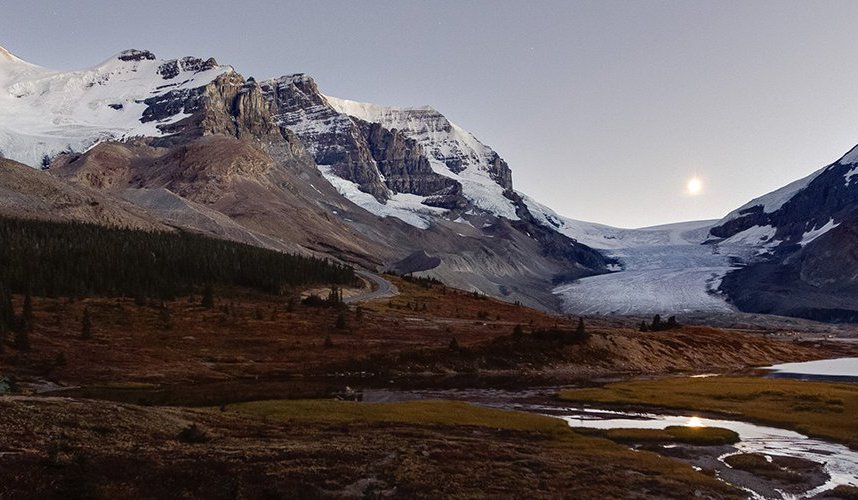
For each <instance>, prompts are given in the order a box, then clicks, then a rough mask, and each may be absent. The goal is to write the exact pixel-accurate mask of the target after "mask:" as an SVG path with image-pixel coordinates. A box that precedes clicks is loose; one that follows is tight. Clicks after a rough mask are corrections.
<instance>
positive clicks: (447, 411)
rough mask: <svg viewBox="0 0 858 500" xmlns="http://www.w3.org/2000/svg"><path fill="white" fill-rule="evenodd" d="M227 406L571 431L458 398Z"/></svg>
mask: <svg viewBox="0 0 858 500" xmlns="http://www.w3.org/2000/svg"><path fill="white" fill-rule="evenodd" d="M228 410H231V411H236V412H239V413H244V414H248V415H253V416H257V417H265V418H271V419H275V420H283V421H287V420H291V421H312V422H325V423H361V422H362V423H372V422H386V423H403V424H437V425H456V426H461V425H467V426H476V427H487V428H491V429H506V430H518V431H531V432H540V433H548V434H553V435H570V436H571V435H573V434H574V433H573V432H572V431H571V430H570V429H569V427H568V426H567V425H566V424H565V423H564V422H563V421H562V420H559V419H556V418H551V417H544V416H542V415H534V414H532V413H524V412H516V411H506V410H497V409H492V408H484V407H480V406H474V405H471V404H468V403H463V402H458V401H407V402H401V403H356V402H352V401H334V400H299V401H293V400H271V401H253V402H249V403H239V404H232V405H229V406H228Z"/></svg>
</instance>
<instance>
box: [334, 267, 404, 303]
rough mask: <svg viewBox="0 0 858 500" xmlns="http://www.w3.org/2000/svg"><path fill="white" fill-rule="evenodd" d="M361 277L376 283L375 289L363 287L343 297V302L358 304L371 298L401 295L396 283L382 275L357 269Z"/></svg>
mask: <svg viewBox="0 0 858 500" xmlns="http://www.w3.org/2000/svg"><path fill="white" fill-rule="evenodd" d="M355 273H356V274H357V275H358V276H360V277H361V278H363V279H365V280H367V281H369V282H372V283H373V284H375V285H376V286H375V290H373V289H372V287H368V288H365V289H361V290H360V291H359V292H358V293H356V294H354V295H350V296H348V297H343V302H345V303H346V304H356V303H358V302H366V301H369V300H377V299H386V298H388V297H394V296H396V295H399V289H398V288H396V285H394V284H393V283H391V282H389V281H387V280H386V279H384V278H382V277H381V276H379V275H377V274H373V273H369V272H366V271H355Z"/></svg>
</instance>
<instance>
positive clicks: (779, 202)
mask: <svg viewBox="0 0 858 500" xmlns="http://www.w3.org/2000/svg"><path fill="white" fill-rule="evenodd" d="M856 228H858V146H856V147H855V148H853V149H852V150H851V151H849V152H848V153H847V154H845V155H844V156H843V157H842V158H840V159H839V160H838V161H836V162H834V163H832V164H830V165H828V166H826V167H824V168H822V169H820V170H817V171H815V172H813V173H812V174H810V175H809V176H807V177H805V178H803V179H800V180H798V181H795V182H793V183H790V184H788V185H787V186H785V187H783V188H781V189H778V190H776V191H774V192H772V193H769V194H767V195H765V196H762V197H760V198H757V199H754V200H752V201H750V202H749V203H747V204H745V205H743V206H742V207H740V208H738V209H737V210H735V211H733V212H731V213H730V214H728V215H727V216H726V217H725V218H724V219H722V220H721V221H719V222H718V223H717V224H715V225H714V226H713V227H712V228H711V229H710V241H713V242H719V244H725V243H726V244H730V243H745V244H750V245H755V246H756V247H758V252H757V253H758V257H757V258H756V259H753V260H752V261H751V262H750V265H748V266H746V267H743V268H742V269H738V270H735V271H733V272H731V273H729V274H728V275H727V277H726V278H725V280H724V282H723V284H722V289H723V290H724V291H725V292H726V293H727V294H728V295H729V296H730V298H731V300H732V301H733V303H734V304H736V305H737V306H738V307H739V308H740V309H742V310H746V311H751V312H762V313H777V314H783V315H791V316H803V317H809V318H813V319H823V320H848V321H855V320H858V257H856V254H855V248H856V244H858V239H856V234H858V233H856Z"/></svg>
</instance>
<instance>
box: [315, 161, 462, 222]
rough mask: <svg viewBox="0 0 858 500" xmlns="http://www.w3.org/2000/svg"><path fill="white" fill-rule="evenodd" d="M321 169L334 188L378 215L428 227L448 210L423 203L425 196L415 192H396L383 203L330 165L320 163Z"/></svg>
mask: <svg viewBox="0 0 858 500" xmlns="http://www.w3.org/2000/svg"><path fill="white" fill-rule="evenodd" d="M319 171H321V172H322V175H323V176H324V177H325V179H327V180H328V182H330V183H331V185H332V186H334V188H336V190H337V191H339V193H340V194H341V195H343V196H345V197H346V199H348V200H349V201H351V202H352V203H354V204H355V205H357V206H359V207H361V208H363V209H364V210H366V211H368V212H370V213H372V214H374V215H377V216H378V217H382V218H383V217H395V218H397V219H399V220H401V221H403V222H405V223H407V224H410V225H412V226H414V227H416V228H419V229H428V228H429V226H431V225H432V217H440V216H442V215H443V214H444V213H446V210H444V209H442V208H436V207H429V206H426V205H423V204H422V203H423V201H424V199H425V198H423V197H422V196H417V195H413V194H406V193H396V194H393V195H391V197H390V199H389V200H387V203H381V202H379V201H378V200H377V199H375V196H373V195H371V194H369V193H365V192H363V191H361V190H360V187H359V186H358V185H357V184H355V183H354V182H351V181H348V180H346V179H343V178H342V177H340V176H338V175H336V174H335V173H334V172H333V171H332V169H331V167H330V166H329V165H319Z"/></svg>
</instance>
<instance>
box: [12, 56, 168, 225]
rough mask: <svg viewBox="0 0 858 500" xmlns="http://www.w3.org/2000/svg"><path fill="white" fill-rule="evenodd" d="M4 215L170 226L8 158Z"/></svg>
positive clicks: (130, 205) (110, 223) (99, 194)
mask: <svg viewBox="0 0 858 500" xmlns="http://www.w3.org/2000/svg"><path fill="white" fill-rule="evenodd" d="M0 55H2V54H0ZM0 216H5V217H22V218H32V219H42V220H54V221H75V222H89V223H93V224H103V225H106V226H114V227H126V228H133V229H146V230H164V231H165V230H169V229H170V228H169V227H167V226H165V225H163V224H160V223H159V222H158V221H157V220H156V218H155V217H152V216H151V215H149V214H148V213H146V212H145V211H144V210H140V209H138V208H136V207H134V206H133V205H132V204H130V203H123V202H122V201H120V200H117V199H115V198H112V197H110V196H106V195H105V194H103V193H101V192H98V191H95V190H92V189H87V188H84V187H80V186H75V185H70V184H68V183H65V182H62V181H61V180H59V179H57V178H55V177H53V176H51V175H49V174H47V173H45V172H39V171H38V170H34V169H32V168H30V167H28V166H26V165H23V164H20V163H17V162H14V161H12V160H5V159H0Z"/></svg>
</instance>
